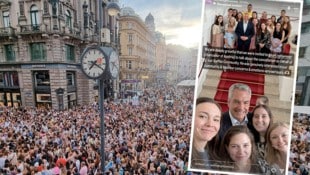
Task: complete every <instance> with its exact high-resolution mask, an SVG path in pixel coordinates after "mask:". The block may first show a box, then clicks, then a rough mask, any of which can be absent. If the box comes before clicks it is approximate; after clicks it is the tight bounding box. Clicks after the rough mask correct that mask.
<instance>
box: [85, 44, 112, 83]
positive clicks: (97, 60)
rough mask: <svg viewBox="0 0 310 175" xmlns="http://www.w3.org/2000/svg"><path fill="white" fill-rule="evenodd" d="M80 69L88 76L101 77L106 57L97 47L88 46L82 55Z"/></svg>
mask: <svg viewBox="0 0 310 175" xmlns="http://www.w3.org/2000/svg"><path fill="white" fill-rule="evenodd" d="M81 61H82V70H83V72H84V73H85V74H86V75H87V76H88V77H90V78H99V77H101V76H102V75H103V74H104V72H105V69H106V57H105V55H104V53H103V51H102V50H100V49H99V48H89V49H88V50H86V51H85V53H84V54H83V55H82V59H81Z"/></svg>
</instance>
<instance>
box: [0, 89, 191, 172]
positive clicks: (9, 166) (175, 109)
mask: <svg viewBox="0 0 310 175" xmlns="http://www.w3.org/2000/svg"><path fill="white" fill-rule="evenodd" d="M193 94H194V93H193V89H177V88H174V87H171V86H169V87H168V86H163V87H158V88H156V89H153V88H152V89H147V90H145V91H144V95H143V96H141V97H140V103H139V105H133V104H132V103H131V102H122V101H120V102H114V101H106V102H105V104H104V107H105V115H104V116H105V168H104V169H105V170H104V171H105V172H104V173H102V171H101V169H102V168H100V167H101V165H100V138H101V137H100V117H99V112H98V105H97V104H90V105H85V106H78V107H76V109H69V110H65V111H57V110H53V109H36V108H23V109H15V108H5V110H4V112H3V113H2V114H1V115H0V130H1V131H0V138H1V140H0V147H1V149H0V171H1V172H0V174H10V175H11V174H12V175H13V174H15V175H21V174H23V175H28V174H29V175H30V174H31V175H32V174H35V175H53V174H58V175H67V174H68V175H71V174H72V175H92V174H115V175H116V174H120V175H127V174H141V175H143V174H150V175H151V174H154V175H155V174H158V175H160V174H162V175H166V174H167V175H173V174H186V172H187V170H188V167H187V164H188V155H189V141H190V127H191V118H192V104H193ZM168 98H169V99H173V104H171V103H170V105H166V104H165V103H164V102H165V99H168ZM158 100H161V101H163V103H161V104H159V103H158Z"/></svg>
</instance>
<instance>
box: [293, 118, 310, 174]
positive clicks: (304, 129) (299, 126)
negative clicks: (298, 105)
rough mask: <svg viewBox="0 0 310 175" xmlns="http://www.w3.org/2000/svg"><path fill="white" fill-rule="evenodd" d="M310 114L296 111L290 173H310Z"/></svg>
mask: <svg viewBox="0 0 310 175" xmlns="http://www.w3.org/2000/svg"><path fill="white" fill-rule="evenodd" d="M309 122H310V115H309V114H303V113H295V114H294V116H293V128H292V136H291V150H290V163H289V168H288V170H289V175H308V174H309V172H310V154H309V152H310V151H309V150H310V127H309Z"/></svg>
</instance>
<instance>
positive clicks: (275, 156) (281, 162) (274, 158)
mask: <svg viewBox="0 0 310 175" xmlns="http://www.w3.org/2000/svg"><path fill="white" fill-rule="evenodd" d="M289 132H290V130H289V125H288V124H286V123H283V122H277V123H274V124H273V125H271V126H270V127H269V129H268V132H267V146H266V160H267V162H268V163H269V164H271V165H273V164H274V165H277V166H279V167H280V170H282V173H283V174H284V171H285V169H286V157H287V150H288V148H289V147H288V143H289Z"/></svg>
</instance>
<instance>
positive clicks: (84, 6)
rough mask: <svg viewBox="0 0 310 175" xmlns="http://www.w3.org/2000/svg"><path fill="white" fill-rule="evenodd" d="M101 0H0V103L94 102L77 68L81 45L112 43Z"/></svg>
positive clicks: (110, 23)
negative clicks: (99, 0)
mask: <svg viewBox="0 0 310 175" xmlns="http://www.w3.org/2000/svg"><path fill="white" fill-rule="evenodd" d="M108 3H109V2H108V1H107V0H103V3H102V6H103V16H102V19H103V20H102V26H103V28H102V29H101V30H99V26H98V21H99V12H100V11H99V7H100V5H99V2H98V1H97V0H85V1H79V0H36V1H30V0H14V1H13V0H0V18H1V20H0V106H1V105H4V106H15V107H18V106H33V107H52V108H55V109H67V108H72V107H74V106H75V105H77V104H88V103H92V102H94V101H95V97H96V96H97V94H98V92H97V90H96V89H95V88H94V86H95V83H96V82H95V81H94V80H89V79H88V78H86V76H84V74H82V72H81V70H80V55H81V54H82V52H83V50H84V48H85V47H87V46H89V45H92V44H98V43H99V42H101V43H103V44H105V43H110V44H111V42H112V45H113V43H116V42H117V34H116V33H117V27H116V23H115V22H113V21H115V20H113V18H114V17H111V16H109V15H108V14H107V9H106V8H107V4H108Z"/></svg>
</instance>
